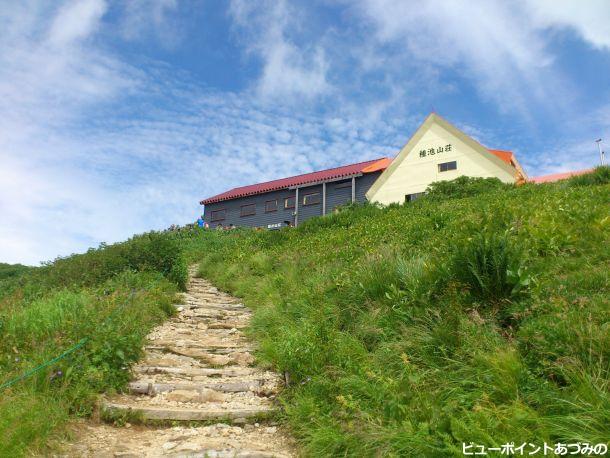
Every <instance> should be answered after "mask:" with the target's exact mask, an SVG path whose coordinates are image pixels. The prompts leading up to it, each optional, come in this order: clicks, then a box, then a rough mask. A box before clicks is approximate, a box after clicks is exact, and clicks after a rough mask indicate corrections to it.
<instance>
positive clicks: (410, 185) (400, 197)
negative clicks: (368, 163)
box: [367, 115, 515, 205]
mask: <svg viewBox="0 0 610 458" xmlns="http://www.w3.org/2000/svg"><path fill="white" fill-rule="evenodd" d="M447 127H448V128H447ZM452 131H453V132H452ZM447 145H451V150H450V151H442V152H437V151H438V148H439V147H441V148H443V150H444V149H445V148H446V147H447ZM430 148H432V149H434V151H435V154H434V155H430V154H429V152H428V150H429V149H430ZM420 150H426V156H425V157H420ZM449 161H456V162H457V170H452V171H447V172H439V168H438V164H440V163H442V162H449ZM394 163H395V164H392V165H390V167H388V169H386V171H385V172H384V173H383V174H382V175H381V176H380V177H379V178H378V180H377V182H376V183H375V184H374V185H373V186H372V187H371V189H370V190H369V192H368V193H367V198H368V199H369V200H370V201H373V202H379V203H382V204H386V205H387V204H390V203H393V202H398V203H402V202H404V201H405V195H406V194H414V193H419V192H424V191H425V190H426V188H427V187H428V185H429V184H430V183H432V182H434V181H441V180H453V179H455V178H457V177H459V176H462V175H466V176H471V177H497V178H499V179H500V180H502V181H504V182H506V183H514V181H515V171H514V169H512V168H511V167H510V166H509V165H508V164H505V163H504V162H502V161H501V160H500V159H498V158H497V157H495V156H493V155H492V154H491V153H489V152H488V151H487V150H486V149H484V148H483V147H482V146H481V145H480V144H478V143H477V142H475V141H474V140H473V139H471V138H470V137H467V136H466V135H465V134H464V133H462V132H459V131H457V129H456V128H455V127H453V126H451V125H449V124H448V123H447V122H446V121H444V120H442V119H439V118H438V117H437V116H436V115H430V116H429V117H428V119H427V120H426V122H424V124H423V125H422V127H420V130H418V132H416V134H415V135H414V136H413V138H412V139H411V141H409V143H407V145H406V146H405V147H404V148H403V150H401V151H400V153H399V154H398V156H397V157H396V159H394Z"/></svg>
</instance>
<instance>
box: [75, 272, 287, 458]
mask: <svg viewBox="0 0 610 458" xmlns="http://www.w3.org/2000/svg"><path fill="white" fill-rule="evenodd" d="M195 272H196V270H195V269H194V268H191V269H190V278H189V285H188V288H187V293H185V294H184V301H183V304H181V305H179V306H177V308H178V314H177V315H176V316H175V317H173V318H172V319H170V320H168V321H166V322H165V323H164V324H163V325H161V326H159V327H157V328H156V329H154V330H153V331H152V332H151V334H150V335H149V336H148V343H147V345H146V347H145V357H144V359H143V360H141V361H140V362H139V363H138V364H137V365H136V366H135V367H134V368H133V374H134V380H133V381H132V382H131V383H130V384H129V392H128V393H126V394H121V395H116V396H113V397H110V398H108V399H104V400H103V403H102V412H103V416H104V417H106V418H115V419H122V421H124V422H127V425H129V427H115V426H111V425H108V424H96V425H94V424H86V425H85V428H84V429H85V431H81V432H80V434H79V436H80V439H79V441H77V442H76V443H75V444H73V446H72V447H71V451H70V454H69V455H68V456H96V457H98V456H125V457H127V456H129V457H136V456H138V457H139V456H151V457H152V456H175V457H183V456H184V457H190V456H193V457H199V456H201V457H219V458H224V457H242V458H245V457H249V458H255V457H260V458H268V457H290V456H293V452H292V449H291V446H290V439H289V438H288V437H287V436H286V435H285V434H284V433H283V432H282V431H281V429H279V428H278V427H277V425H275V423H274V422H273V414H274V412H275V411H276V409H277V405H276V402H275V397H276V394H277V392H278V390H279V389H280V387H281V382H282V379H281V377H280V376H279V375H278V374H276V373H273V372H270V371H266V370H263V369H260V368H257V367H254V366H253V364H254V358H253V356H252V350H253V345H252V343H251V342H249V341H248V340H247V339H246V338H245V336H244V334H243V332H242V329H243V328H245V327H246V326H247V325H248V322H249V320H250V316H251V312H250V311H249V310H248V309H247V308H245V307H244V306H243V304H241V303H240V302H239V301H238V300H237V299H235V298H233V297H231V296H230V295H228V294H226V293H223V292H221V291H219V290H218V289H216V288H215V287H214V286H212V285H211V284H210V283H209V282H207V281H206V280H203V279H201V278H197V277H195ZM134 419H137V420H139V421H141V420H144V422H143V423H144V425H148V426H132V425H130V424H129V421H132V422H133V421H134ZM182 422H205V423H197V424H196V425H193V424H192V423H187V424H185V425H181V423H182ZM168 425H172V426H168Z"/></svg>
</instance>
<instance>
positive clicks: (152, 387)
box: [129, 379, 275, 396]
mask: <svg viewBox="0 0 610 458" xmlns="http://www.w3.org/2000/svg"><path fill="white" fill-rule="evenodd" d="M265 382H274V380H270V379H253V380H246V381H241V382H220V383H218V382H199V381H198V382H175V383H172V382H170V383H167V382H166V383H163V382H143V381H135V382H130V383H129V392H130V393H132V394H147V395H151V396H154V395H156V394H157V393H167V392H170V391H175V390H189V391H190V390H196V391H202V390H203V389H209V390H214V391H220V392H223V393H245V392H253V393H261V392H262V390H263V387H264V385H265ZM269 394H275V393H269Z"/></svg>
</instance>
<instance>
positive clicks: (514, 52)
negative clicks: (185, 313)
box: [0, 0, 610, 264]
mask: <svg viewBox="0 0 610 458" xmlns="http://www.w3.org/2000/svg"><path fill="white" fill-rule="evenodd" d="M432 110H434V111H436V112H437V113H439V114H441V115H442V116H444V117H445V118H447V119H448V120H449V121H451V122H453V123H454V124H456V125H457V126H458V127H460V128H461V129H463V130H465V131H466V132H467V133H469V134H471V135H473V136H474V137H475V138H477V139H478V140H479V141H480V142H481V143H483V144H484V145H486V146H489V147H493V148H498V149H510V150H513V151H515V153H516V154H517V156H518V158H519V159H520V161H521V163H522V164H523V165H524V166H525V168H526V170H527V172H528V173H529V174H530V176H533V175H539V174H544V173H552V172H557V171H564V170H573V169H581V168H586V167H589V166H592V165H595V164H596V161H597V160H598V159H597V156H596V146H595V143H594V141H595V139H597V138H599V137H602V138H604V139H606V145H610V8H608V4H607V1H605V0H597V1H596V0H587V1H586V2H578V1H567V0H514V1H504V0H496V1H493V0H468V1H466V0H463V1H451V0H446V1H440V0H431V1H418V0H410V1H398V0H396V1H386V0H354V1H329V0H319V1H316V0H309V1H288V0H286V1H282V0H277V1H260V2H256V1H246V0H235V1H220V0H214V1H212V0H192V1H180V0H157V1H149V0H131V1H130V2H119V1H117V2H113V1H110V0H70V1H64V2H60V1H49V2H44V1H14V2H11V1H5V2H2V4H1V5H0V262H2V261H4V262H22V263H27V264H37V263H39V262H40V261H45V260H50V259H53V258H55V257H56V256H60V255H61V256H65V255H68V254H70V253H74V252H82V251H84V250H86V249H87V248H88V247H92V246H97V245H98V244H99V243H100V242H115V241H118V240H122V239H125V238H127V237H129V236H130V235H132V234H133V233H137V232H143V231H146V230H150V229H162V228H165V227H168V226H169V225H171V224H173V223H176V224H184V223H187V222H191V221H193V220H194V219H195V218H196V217H197V215H198V214H199V213H200V212H201V209H200V206H199V205H198V201H199V200H200V199H202V198H204V197H208V196H210V195H213V194H216V193H218V192H222V191H224V190H226V189H228V188H231V187H233V186H237V185H243V184H250V183H252V182H257V181H263V180H268V179H273V178H279V177H283V176H289V175H292V174H297V173H303V172H308V171H312V170H315V169H321V168H326V167H332V166H336V165H341V164H345V163H350V162H357V161H360V160H365V159H372V158H377V157H381V156H384V155H392V154H394V153H395V152H396V151H398V150H399V149H400V148H401V146H402V145H404V143H406V141H407V140H408V138H409V137H410V135H411V134H412V133H413V132H414V130H415V129H416V128H417V126H418V125H419V124H420V123H421V122H422V121H423V120H424V118H425V117H426V115H427V114H428V113H429V112H430V111H432ZM606 149H610V148H608V147H607V148H606Z"/></svg>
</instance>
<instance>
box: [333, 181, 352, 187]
mask: <svg viewBox="0 0 610 458" xmlns="http://www.w3.org/2000/svg"><path fill="white" fill-rule="evenodd" d="M351 187H352V181H351V180H350V181H342V182H341V183H339V184H337V185H336V186H335V189H343V188H351Z"/></svg>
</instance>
